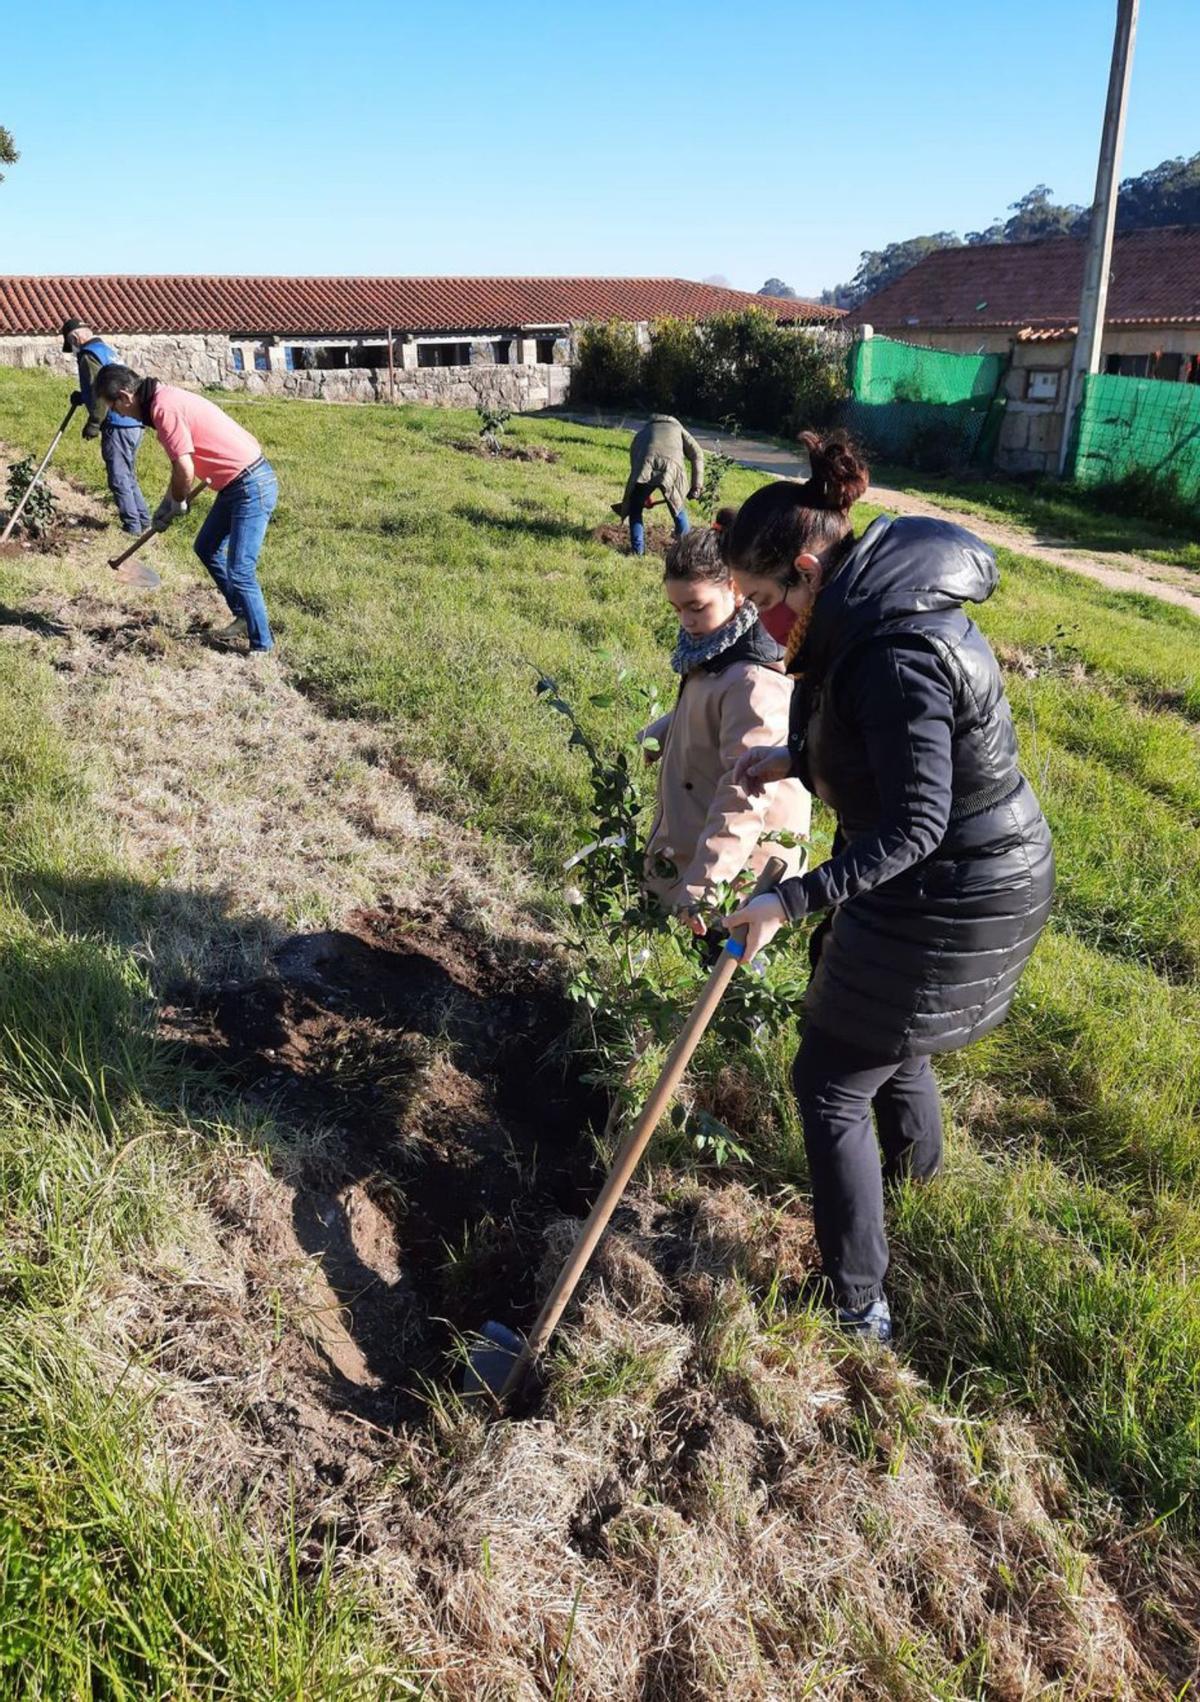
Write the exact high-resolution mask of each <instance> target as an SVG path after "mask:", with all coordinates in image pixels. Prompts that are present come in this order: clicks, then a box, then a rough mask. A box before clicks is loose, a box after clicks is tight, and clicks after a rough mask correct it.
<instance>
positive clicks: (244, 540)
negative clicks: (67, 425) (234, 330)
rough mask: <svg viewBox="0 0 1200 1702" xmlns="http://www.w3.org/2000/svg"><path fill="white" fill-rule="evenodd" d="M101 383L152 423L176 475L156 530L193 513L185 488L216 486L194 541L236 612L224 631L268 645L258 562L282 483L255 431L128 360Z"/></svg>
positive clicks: (116, 402)
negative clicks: (146, 373) (136, 368)
mask: <svg viewBox="0 0 1200 1702" xmlns="http://www.w3.org/2000/svg"><path fill="white" fill-rule="evenodd" d="M95 390H96V394H97V396H99V397H101V398H102V399H103V400H104V401H105V402H107V403H108V406H109V407H110V408H111V409H113V411H114V412H115V413H118V414H124V415H125V416H126V418H128V419H135V420H140V421H141V422H142V424H143V425H148V426H152V427H153V429H154V430H155V431H156V432H157V433H158V440H159V442H160V443H161V444H162V446H163V448H164V449H165V450H166V452H167V456H168V458H169V460H170V462H171V482H170V484H169V485H168V487H167V494H166V495H165V496H164V497H163V499H162V501H161V502H160V503H159V505H158V507H157V508H156V509H155V511H154V517H153V520H152V521H151V524H152V525H153V526H154V528H155V530H156V531H159V532H165V531H166V529H167V527H168V526H169V525H170V524H171V522H172V520H175V519H177V518H178V517H179V515H181V514H186V513H187V495H188V492H189V491H190V490H191V488H192V486H193V484H194V483H195V481H196V480H197V479H206V480H207V481H208V483H209V484H210V485H211V486H212V487H213V489H214V490H215V491H216V493H217V500H216V501H215V502H214V503H213V505H212V509H211V511H210V513H209V516H208V518H207V520H205V522H204V524H203V526H201V528H200V530H199V532H197V534H196V542H195V544H194V546H193V548H194V549H195V551H196V554H197V555H198V556H199V557H200V560H201V561H202V562H203V563H204V565H205V567H206V568H207V569H208V571H209V572H210V573H211V574H212V576H213V578H214V580H215V581H216V584H217V589H218V590H219V591H220V593H221V595H222V596H223V597H224V599H225V601H226V603H227V605H228V607H229V612H230V614H231V615H232V616H233V620H232V621H231V622H230V624H229V625H228V626H227V627H222V628H221V629H220V631H219V633H218V637H220V638H227V639H237V638H244V639H246V640H247V642H248V643H249V646H250V651H251V654H254V653H255V652H258V653H260V654H261V653H263V652H265V651H268V650H270V649H271V648H272V647H273V645H274V639H273V638H272V637H271V627H270V623H269V622H268V620H267V605H266V603H265V602H264V601H263V594H262V588H261V587H260V585H259V583H258V575H257V572H256V569H257V566H258V556H259V551H260V550H261V549H262V545H263V539H264V537H265V536H266V532H267V524H268V522H269V520H270V518H271V514H272V511H273V510H274V507H275V504H276V502H277V501H278V499H279V485H278V482H277V480H276V478H275V471H274V469H273V467H272V466H271V463H270V462H269V461H268V460H267V459H266V458H265V456H264V455H263V452H262V447H261V445H260V444H259V442H258V440H257V438H254V437H251V435H250V433H249V432H248V431H246V430H245V429H244V428H243V427H242V426H240V425H238V423H237V421H236V420H232V419H230V417H229V415H228V414H227V413H225V412H224V411H223V410H222V409H220V408H218V407H217V405H216V403H215V402H209V401H208V400H207V399H206V398H205V397H203V396H195V395H193V394H192V392H191V391H190V390H180V389H178V388H177V387H176V386H175V385H174V384H160V383H159V381H158V379H157V378H141V377H139V375H138V374H137V373H136V372H134V371H133V370H132V369H131V368H130V367H127V366H120V365H112V366H106V367H102V368H101V370H100V373H99V376H98V377H97V380H96V386H95Z"/></svg>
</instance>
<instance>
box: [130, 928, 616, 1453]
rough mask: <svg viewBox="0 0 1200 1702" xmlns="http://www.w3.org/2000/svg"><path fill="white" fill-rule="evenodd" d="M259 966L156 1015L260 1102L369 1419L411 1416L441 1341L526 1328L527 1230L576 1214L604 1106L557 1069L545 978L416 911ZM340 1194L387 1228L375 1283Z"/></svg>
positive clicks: (440, 1360) (554, 997)
mask: <svg viewBox="0 0 1200 1702" xmlns="http://www.w3.org/2000/svg"><path fill="white" fill-rule="evenodd" d="M276 967H277V969H278V975H277V976H276V977H271V978H268V977H263V978H260V979H256V980H252V981H248V982H232V983H228V984H226V985H224V986H222V987H220V988H219V989H217V990H216V991H215V993H213V994H210V995H208V996H205V997H200V998H196V999H194V1000H193V1001H191V1002H190V1003H184V1002H182V1001H179V1002H176V1003H175V1004H173V1005H169V1006H167V1007H165V1008H164V1012H163V1027H164V1032H165V1033H166V1034H168V1035H169V1036H171V1037H173V1038H176V1039H180V1040H183V1041H184V1042H185V1044H186V1046H187V1048H188V1050H189V1053H190V1055H191V1057H192V1058H193V1059H194V1060H195V1061H196V1062H199V1063H204V1064H205V1065H208V1066H211V1065H213V1064H215V1065H217V1066H218V1067H219V1069H220V1070H221V1071H222V1072H223V1073H225V1074H227V1075H228V1076H230V1077H231V1078H232V1079H233V1081H235V1082H236V1083H237V1085H239V1086H240V1087H241V1088H243V1089H244V1090H246V1091H247V1092H248V1093H249V1094H250V1095H251V1096H252V1097H253V1098H255V1099H258V1100H260V1101H262V1102H264V1103H265V1104H266V1105H267V1106H269V1108H270V1112H271V1116H272V1121H273V1126H274V1127H275V1129H276V1130H277V1131H278V1136H277V1138H278V1144H279V1149H280V1150H279V1161H280V1165H281V1168H282V1169H283V1171H284V1174H285V1175H286V1176H287V1178H288V1181H289V1183H290V1185H291V1187H292V1190H293V1196H292V1225H293V1230H294V1234H295V1238H296V1241H297V1242H298V1244H299V1247H300V1248H301V1249H303V1252H304V1253H305V1254H307V1255H308V1256H309V1257H311V1258H315V1259H317V1260H318V1261H319V1263H320V1267H321V1269H322V1271H323V1272H324V1275H325V1277H326V1279H327V1281H328V1283H329V1285H330V1288H331V1289H332V1292H333V1294H334V1295H335V1296H336V1298H337V1302H338V1303H339V1304H340V1306H341V1307H342V1308H343V1309H344V1311H345V1314H346V1316H347V1317H348V1319H349V1325H348V1328H349V1334H350V1336H351V1337H352V1339H353V1341H354V1343H355V1344H356V1346H357V1348H358V1350H359V1352H360V1353H361V1355H362V1357H363V1361H364V1365H365V1369H366V1372H367V1378H365V1379H364V1381H366V1380H369V1382H370V1384H371V1386H372V1388H373V1389H374V1390H376V1391H377V1395H376V1397H375V1398H373V1399H372V1400H371V1401H370V1402H369V1403H368V1405H369V1407H370V1410H371V1413H372V1416H373V1417H374V1418H375V1419H376V1421H378V1422H383V1421H390V1420H391V1419H394V1418H396V1417H399V1416H400V1415H401V1414H402V1413H406V1414H408V1415H409V1416H412V1415H413V1414H414V1411H415V1408H414V1389H415V1387H416V1385H417V1383H418V1381H419V1379H421V1378H422V1377H434V1378H436V1379H443V1378H445V1377H446V1375H447V1372H448V1365H447V1357H446V1356H447V1350H448V1349H449V1348H450V1347H451V1345H452V1342H453V1340H454V1337H455V1335H456V1333H467V1332H469V1331H471V1330H474V1329H478V1328H479V1327H480V1326H481V1325H482V1324H483V1323H484V1322H485V1320H486V1319H487V1318H488V1317H491V1316H498V1317H499V1318H500V1319H501V1320H502V1321H503V1322H505V1323H508V1324H509V1325H510V1326H512V1327H514V1328H520V1327H523V1326H525V1325H527V1324H528V1323H529V1322H531V1321H532V1316H533V1315H534V1312H535V1310H536V1297H535V1291H534V1282H535V1276H536V1272H537V1268H538V1264H539V1262H540V1257H541V1249H542V1239H541V1232H542V1229H543V1227H544V1225H545V1224H546V1223H547V1222H548V1221H551V1220H552V1219H555V1218H557V1217H560V1216H561V1215H562V1213H563V1212H569V1213H582V1212H583V1211H586V1209H587V1206H588V1204H589V1203H590V1195H591V1191H592V1188H593V1187H594V1185H595V1181H596V1178H595V1175H594V1165H593V1160H592V1155H591V1144H590V1140H589V1138H588V1137H589V1135H590V1134H591V1132H592V1130H593V1128H594V1127H596V1126H598V1122H599V1120H601V1118H602V1114H603V1109H604V1107H603V1106H602V1105H601V1103H600V1102H599V1099H598V1096H597V1095H596V1094H595V1093H594V1092H593V1091H592V1090H590V1089H588V1088H586V1087H584V1086H582V1085H581V1084H580V1083H578V1082H577V1081H576V1080H574V1079H573V1078H572V1076H571V1074H570V1071H569V1068H568V1067H567V1066H568V1064H569V1060H568V1059H567V1058H566V1057H565V1054H564V1052H563V1041H564V1036H565V1033H566V1030H567V1026H568V1022H569V1013H568V1009H567V1007H566V1006H565V1004H564V1002H563V1000H562V998H561V995H560V994H559V993H558V992H557V990H556V989H555V988H554V986H553V985H552V983H551V982H550V979H549V977H548V976H547V977H546V978H545V980H538V979H537V978H536V977H535V976H533V975H531V974H530V972H529V971H528V970H524V971H519V970H517V969H516V968H515V967H514V966H513V965H512V964H509V963H506V962H504V961H503V960H502V958H501V957H500V956H499V955H498V954H496V953H495V952H492V951H490V950H489V949H488V948H486V947H484V946H482V945H480V943H479V942H478V941H476V940H474V939H472V938H471V937H469V936H468V935H466V934H465V933H463V932H461V931H459V930H457V929H455V928H454V926H453V925H452V924H448V923H445V922H443V921H441V920H440V919H435V918H434V917H432V916H431V915H425V916H413V915H410V914H407V913H404V912H401V911H398V910H395V909H389V908H386V907H381V908H379V909H376V910H370V911H366V910H364V911H357V912H355V913H353V914H352V916H351V917H350V918H349V920H348V923H347V926H346V928H345V929H341V930H329V931H327V932H323V933H319V934H311V935H301V936H298V937H296V938H295V939H292V940H290V941H288V942H286V943H285V944H284V946H283V947H282V948H281V949H280V950H279V951H278V953H277V954H276ZM351 1197H353V1198H355V1199H357V1200H359V1201H361V1200H366V1201H368V1202H369V1203H370V1205H371V1208H372V1209H373V1210H374V1211H375V1212H376V1213H378V1214H382V1219H383V1221H384V1222H386V1224H387V1225H388V1226H389V1228H390V1232H391V1235H392V1237H393V1245H392V1247H391V1248H390V1249H385V1250H384V1251H383V1252H382V1253H379V1251H378V1249H377V1257H376V1259H375V1261H374V1264H375V1265H376V1266H378V1263H379V1258H380V1257H382V1258H383V1260H384V1262H385V1263H386V1264H388V1265H389V1268H391V1269H393V1270H394V1276H393V1279H392V1280H390V1281H388V1280H386V1279H385V1278H383V1277H381V1276H380V1274H379V1271H378V1269H377V1268H374V1269H373V1268H372V1261H371V1260H369V1259H367V1258H364V1255H363V1250H362V1247H361V1245H360V1242H361V1234H358V1235H356V1233H355V1225H354V1224H353V1223H352V1222H351V1221H350V1212H349V1208H348V1207H347V1204H346V1202H347V1200H348V1199H349V1198H351ZM359 1210H360V1218H361V1215H362V1211H361V1206H360V1208H359ZM359 1227H360V1228H361V1224H360V1226H359ZM376 1239H378V1236H376Z"/></svg>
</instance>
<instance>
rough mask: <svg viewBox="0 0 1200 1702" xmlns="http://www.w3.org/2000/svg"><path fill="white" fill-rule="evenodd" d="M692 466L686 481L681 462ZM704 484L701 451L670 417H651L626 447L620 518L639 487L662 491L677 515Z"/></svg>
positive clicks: (627, 509)
mask: <svg viewBox="0 0 1200 1702" xmlns="http://www.w3.org/2000/svg"><path fill="white" fill-rule="evenodd" d="M685 460H686V461H689V462H690V463H691V469H692V471H691V478H690V479H689V477H688V474H687V469H686V468H685V466H684V462H685ZM703 483H704V451H703V450H702V449H701V447H700V445H699V444H698V443H697V442H696V439H695V438H694V437H693V436H692V434H691V432H690V431H685V429H684V428H683V426H681V425H680V423H679V421H678V420H677V419H676V418H675V416H674V415H673V414H651V416H650V418H649V419H648V420H647V421H646V423H645V425H644V426H643V427H642V429H641V430H640V431H639V432H638V433H637V435H636V436H635V437H634V440H633V442H632V443H631V444H630V445H629V479H628V481H627V483H626V485H625V495H624V496H623V497H622V498H621V515H622V518H624V517H625V516H626V515H627V514H628V513H629V504H630V502H631V500H632V498H633V493H634V489H635V488H636V487H637V486H638V485H648V486H649V487H650V489H651V490H660V491H662V493H663V495H664V497H665V498H666V500H667V507H668V508H669V509H670V510H671V513H672V514H677V513H678V512H679V510H680V509H681V508H682V507H683V505H684V503H685V502H686V501H687V499H688V497H689V496H698V495H699V493H700V487H701V485H702V484H703Z"/></svg>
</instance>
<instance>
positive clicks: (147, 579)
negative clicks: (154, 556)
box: [113, 561, 162, 591]
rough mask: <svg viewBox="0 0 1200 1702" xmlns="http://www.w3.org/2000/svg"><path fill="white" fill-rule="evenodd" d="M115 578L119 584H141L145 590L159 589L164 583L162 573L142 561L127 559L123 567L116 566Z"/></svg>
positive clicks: (114, 570)
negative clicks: (156, 571)
mask: <svg viewBox="0 0 1200 1702" xmlns="http://www.w3.org/2000/svg"><path fill="white" fill-rule="evenodd" d="M113 579H114V580H115V581H116V583H117V584H118V585H140V586H141V587H142V589H143V590H144V591H157V590H158V588H159V586H160V585H161V584H162V577H161V575H159V574H157V573H155V571H154V569H153V568H152V567H148V566H147V565H146V563H145V562H142V561H127V562H126V563H125V565H124V566H123V567H118V568H114V569H113Z"/></svg>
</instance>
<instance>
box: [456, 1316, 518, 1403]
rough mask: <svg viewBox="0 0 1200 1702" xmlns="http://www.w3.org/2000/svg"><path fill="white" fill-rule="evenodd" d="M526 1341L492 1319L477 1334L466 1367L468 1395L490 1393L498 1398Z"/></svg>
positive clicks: (463, 1382) (466, 1391)
mask: <svg viewBox="0 0 1200 1702" xmlns="http://www.w3.org/2000/svg"><path fill="white" fill-rule="evenodd" d="M524 1346H525V1343H524V1342H523V1341H522V1340H521V1338H520V1336H518V1335H514V1333H513V1332H512V1330H510V1329H508V1328H507V1326H506V1325H504V1324H497V1323H496V1321H495V1320H494V1319H489V1321H488V1322H487V1323H486V1324H485V1325H484V1326H483V1328H482V1330H480V1332H479V1334H478V1336H476V1337H475V1338H474V1342H473V1345H472V1347H471V1349H470V1352H469V1353H468V1354H467V1363H466V1365H465V1366H464V1367H463V1378H462V1392H463V1394H464V1395H465V1396H472V1395H490V1396H491V1397H493V1398H494V1399H499V1397H500V1394H501V1392H502V1390H503V1388H504V1385H505V1384H506V1383H507V1381H508V1374H509V1372H510V1371H511V1370H512V1368H513V1364H514V1362H515V1360H516V1358H517V1356H518V1355H519V1353H520V1351H521V1349H522V1348H523V1347H524Z"/></svg>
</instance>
